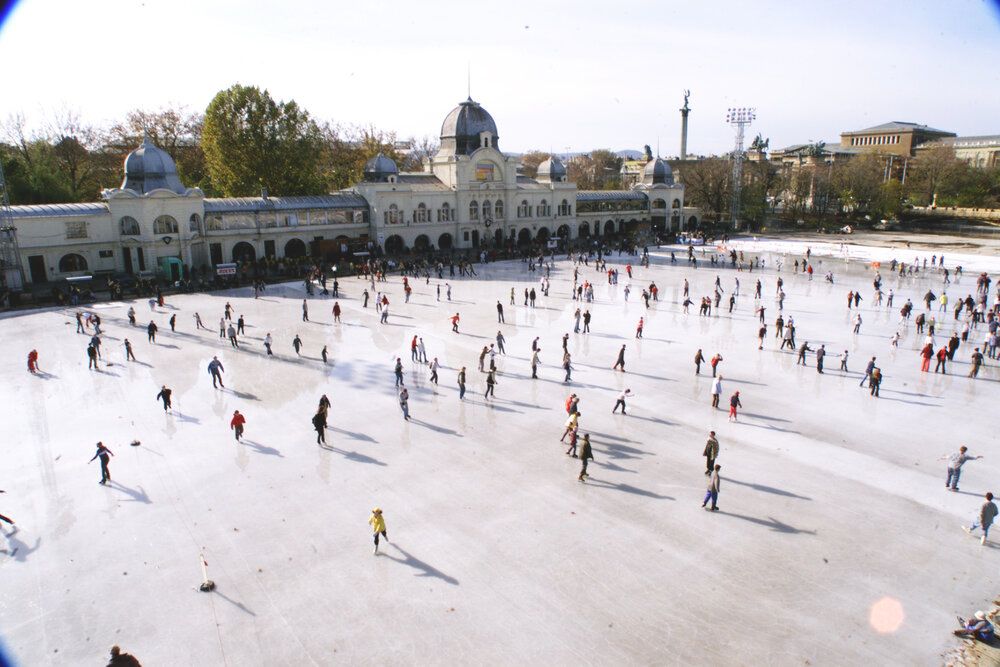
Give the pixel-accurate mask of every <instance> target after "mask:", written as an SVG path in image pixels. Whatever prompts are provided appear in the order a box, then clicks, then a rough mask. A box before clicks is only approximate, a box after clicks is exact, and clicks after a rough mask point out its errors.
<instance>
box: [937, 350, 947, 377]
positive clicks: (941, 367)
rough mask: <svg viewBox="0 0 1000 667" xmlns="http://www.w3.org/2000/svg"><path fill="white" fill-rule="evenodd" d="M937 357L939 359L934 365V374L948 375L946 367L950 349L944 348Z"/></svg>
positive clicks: (938, 352)
mask: <svg viewBox="0 0 1000 667" xmlns="http://www.w3.org/2000/svg"><path fill="white" fill-rule="evenodd" d="M935 356H936V357H937V363H936V364H935V365H934V372H935V373H944V374H945V375H947V374H948V370H947V368H946V367H945V365H946V363H945V362H947V361H948V348H947V347H943V346H942V347H941V348H940V349H939V350H938V351H937V354H936V355H935Z"/></svg>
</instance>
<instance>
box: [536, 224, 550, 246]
mask: <svg viewBox="0 0 1000 667" xmlns="http://www.w3.org/2000/svg"><path fill="white" fill-rule="evenodd" d="M535 238H536V239H538V240H539V241H540V242H542V243H545V242H546V241H548V240H549V228H548V227H542V228H541V229H539V230H538V233H537V234H535Z"/></svg>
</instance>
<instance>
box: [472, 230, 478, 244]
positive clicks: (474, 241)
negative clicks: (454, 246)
mask: <svg viewBox="0 0 1000 667" xmlns="http://www.w3.org/2000/svg"><path fill="white" fill-rule="evenodd" d="M472 247H473V248H478V247H479V230H478V229H473V230H472Z"/></svg>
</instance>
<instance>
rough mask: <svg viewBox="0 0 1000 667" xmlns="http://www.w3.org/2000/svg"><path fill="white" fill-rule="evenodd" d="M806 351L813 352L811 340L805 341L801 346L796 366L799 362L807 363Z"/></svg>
mask: <svg viewBox="0 0 1000 667" xmlns="http://www.w3.org/2000/svg"><path fill="white" fill-rule="evenodd" d="M806 352H812V348H811V347H809V341H803V342H802V345H801V346H800V347H799V358H798V359H796V360H795V365H796V366H798V365H799V364H802V365H803V366H805V365H806Z"/></svg>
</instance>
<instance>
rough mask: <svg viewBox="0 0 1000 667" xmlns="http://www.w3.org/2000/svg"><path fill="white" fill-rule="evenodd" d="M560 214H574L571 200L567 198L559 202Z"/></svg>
mask: <svg viewBox="0 0 1000 667" xmlns="http://www.w3.org/2000/svg"><path fill="white" fill-rule="evenodd" d="M559 215H572V209H571V208H570V205H569V202H568V201H566V200H565V199H563V200H562V203H561V204H559Z"/></svg>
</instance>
